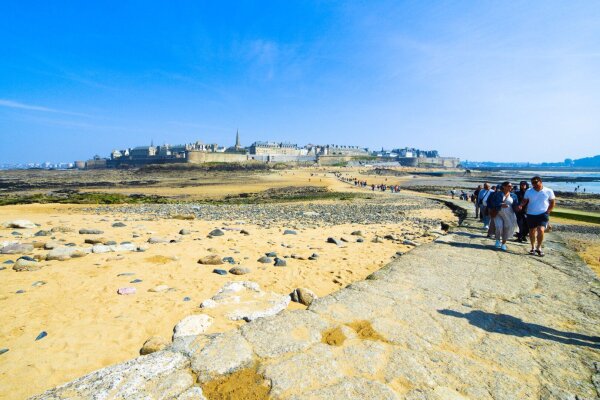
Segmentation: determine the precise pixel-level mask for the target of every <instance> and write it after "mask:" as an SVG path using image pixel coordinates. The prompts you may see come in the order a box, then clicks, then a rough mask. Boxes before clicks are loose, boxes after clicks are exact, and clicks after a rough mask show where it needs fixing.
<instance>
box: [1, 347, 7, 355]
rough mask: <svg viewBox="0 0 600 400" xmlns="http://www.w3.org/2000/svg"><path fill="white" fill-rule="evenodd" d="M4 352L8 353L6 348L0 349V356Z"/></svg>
mask: <svg viewBox="0 0 600 400" xmlns="http://www.w3.org/2000/svg"><path fill="white" fill-rule="evenodd" d="M4 353H8V349H6V348H5V349H0V356H1V355H2V354H4Z"/></svg>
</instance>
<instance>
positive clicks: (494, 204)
mask: <svg viewBox="0 0 600 400" xmlns="http://www.w3.org/2000/svg"><path fill="white" fill-rule="evenodd" d="M501 186H502V185H501V184H497V185H495V186H492V187H491V188H490V195H489V196H488V198H487V213H488V220H489V225H488V226H487V235H486V236H487V237H488V238H492V237H493V236H494V234H495V233H496V215H498V210H499V209H500V204H501V203H502V193H500V188H501ZM484 229H485V226H484Z"/></svg>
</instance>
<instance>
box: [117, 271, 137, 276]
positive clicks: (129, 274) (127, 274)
mask: <svg viewBox="0 0 600 400" xmlns="http://www.w3.org/2000/svg"><path fill="white" fill-rule="evenodd" d="M133 275H135V272H121V273H120V274H118V275H117V276H133Z"/></svg>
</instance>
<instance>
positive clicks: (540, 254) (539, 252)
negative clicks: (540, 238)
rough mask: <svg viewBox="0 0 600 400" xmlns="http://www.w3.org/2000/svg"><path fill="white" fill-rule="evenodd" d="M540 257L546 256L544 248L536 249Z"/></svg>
mask: <svg viewBox="0 0 600 400" xmlns="http://www.w3.org/2000/svg"><path fill="white" fill-rule="evenodd" d="M535 252H536V253H537V255H538V256H539V257H544V252H543V251H542V250H536V251H535Z"/></svg>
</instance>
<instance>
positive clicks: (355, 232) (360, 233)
mask: <svg viewBox="0 0 600 400" xmlns="http://www.w3.org/2000/svg"><path fill="white" fill-rule="evenodd" d="M351 235H353V236H362V235H363V233H362V231H354V232H352V233H351Z"/></svg>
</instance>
